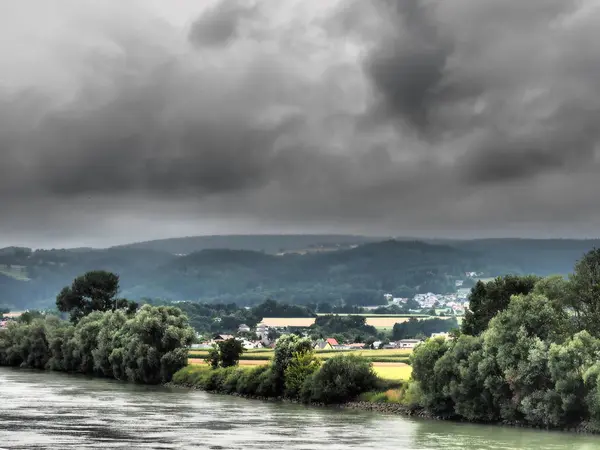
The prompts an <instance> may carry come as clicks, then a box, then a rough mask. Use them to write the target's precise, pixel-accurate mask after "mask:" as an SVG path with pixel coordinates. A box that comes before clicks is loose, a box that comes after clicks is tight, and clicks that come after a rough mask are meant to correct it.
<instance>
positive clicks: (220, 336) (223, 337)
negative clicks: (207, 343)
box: [214, 334, 233, 341]
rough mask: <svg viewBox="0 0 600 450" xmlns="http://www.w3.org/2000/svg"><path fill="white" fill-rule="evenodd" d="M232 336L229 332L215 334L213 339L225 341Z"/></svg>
mask: <svg viewBox="0 0 600 450" xmlns="http://www.w3.org/2000/svg"><path fill="white" fill-rule="evenodd" d="M232 338H233V336H232V335H231V334H215V336H214V340H215V341H227V340H228V339H232Z"/></svg>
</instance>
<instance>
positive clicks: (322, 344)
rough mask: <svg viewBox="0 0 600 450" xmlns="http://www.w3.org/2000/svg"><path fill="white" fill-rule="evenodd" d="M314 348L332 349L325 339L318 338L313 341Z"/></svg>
mask: <svg viewBox="0 0 600 450" xmlns="http://www.w3.org/2000/svg"><path fill="white" fill-rule="evenodd" d="M314 349H315V350H333V347H332V346H331V344H330V343H329V342H327V341H326V340H325V339H319V340H318V341H317V342H315V345H314Z"/></svg>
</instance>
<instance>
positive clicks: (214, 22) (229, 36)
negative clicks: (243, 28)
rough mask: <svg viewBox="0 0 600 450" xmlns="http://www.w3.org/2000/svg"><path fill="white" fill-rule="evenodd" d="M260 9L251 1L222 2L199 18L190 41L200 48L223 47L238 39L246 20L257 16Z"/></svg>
mask: <svg viewBox="0 0 600 450" xmlns="http://www.w3.org/2000/svg"><path fill="white" fill-rule="evenodd" d="M257 12H258V7H257V6H256V4H255V3H254V2H252V1H250V0H228V1H221V2H219V3H218V4H217V5H216V6H214V7H212V8H211V9H210V10H209V11H206V12H205V13H204V14H202V16H201V17H199V18H198V19H197V20H196V21H195V22H194V23H193V24H192V27H191V30H190V33H189V38H190V41H191V42H192V43H193V44H194V45H198V46H209V47H215V46H221V45H226V44H227V43H230V42H231V41H232V40H234V39H236V38H237V37H238V33H239V27H240V25H241V22H242V21H243V20H244V19H252V18H254V17H255V16H256V14H257Z"/></svg>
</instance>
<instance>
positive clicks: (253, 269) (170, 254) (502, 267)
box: [0, 235, 600, 309]
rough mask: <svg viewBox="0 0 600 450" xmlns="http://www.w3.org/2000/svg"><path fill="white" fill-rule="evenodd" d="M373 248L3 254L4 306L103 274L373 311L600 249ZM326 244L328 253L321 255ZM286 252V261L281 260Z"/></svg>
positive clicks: (167, 289)
mask: <svg viewBox="0 0 600 450" xmlns="http://www.w3.org/2000/svg"><path fill="white" fill-rule="evenodd" d="M370 241H371V238H365V237H360V236H333V235H328V236H323V235H318V236H281V235H274V236H267V235H262V236H259V237H257V238H256V239H254V237H253V236H208V237H202V236H199V237H188V238H183V239H181V240H180V239H167V240H158V241H149V242H144V243H137V244H132V245H131V246H129V245H126V246H121V247H113V248H107V249H85V248H78V249H74V250H71V249H69V250H65V249H63V250H57V249H53V250H36V251H32V250H31V249H27V248H19V247H11V248H6V249H0V304H5V305H8V306H10V307H12V308H13V309H14V308H18V309H19V308H24V307H49V306H52V305H53V303H54V298H55V296H56V294H57V293H58V291H59V290H60V289H61V288H62V287H63V286H65V285H67V284H69V283H70V282H71V281H72V279H73V278H75V277H76V276H77V275H80V274H82V273H83V272H85V271H88V270H96V269H105V270H110V271H113V272H116V273H118V274H119V275H120V276H121V287H122V292H121V295H122V296H125V297H128V298H130V299H140V298H143V297H147V298H154V299H156V298H162V299H168V300H175V301H177V300H192V301H202V302H222V303H228V302H236V303H238V304H240V305H253V304H257V303H260V302H262V301H264V300H265V299H266V298H269V297H270V298H273V299H276V300H280V301H286V302H291V303H298V304H307V303H320V302H330V303H336V304H341V303H344V304H354V305H375V304H380V303H382V302H383V294H385V293H388V292H391V293H393V295H395V296H412V295H414V294H415V293H418V292H429V291H432V292H439V293H441V292H452V291H454V290H455V281H456V280H460V279H464V278H465V272H467V271H476V272H480V273H481V274H482V276H496V275H500V274H505V273H518V274H523V273H533V274H540V275H548V274H553V273H561V274H566V273H568V272H570V270H571V268H572V267H573V264H574V262H575V261H576V260H577V259H578V258H580V257H581V256H582V254H583V253H584V252H586V251H588V250H589V249H591V248H593V247H595V246H598V245H599V244H600V241H594V240H587V241H583V240H532V239H489V240H466V241H455V240H444V241H440V240H437V241H430V242H423V241H416V240H385V241H376V242H370ZM319 244H326V245H327V246H328V247H327V248H328V249H329V251H315V250H319V247H318V245H319ZM186 245H189V247H187V246H186ZM225 246H227V247H229V248H223V247H225ZM282 246H283V247H282ZM215 247H221V248H215ZM244 248H245V249H244ZM248 248H250V249H248ZM252 248H254V249H252ZM198 249H200V250H199V251H194V250H198ZM256 249H261V250H270V251H271V252H272V253H267V252H266V251H265V252H262V251H256ZM282 249H284V250H286V251H285V252H283V254H280V252H279V251H280V250H282ZM306 249H308V250H309V251H307V252H306V251H305V250H306ZM297 250H302V252H300V253H298V252H297ZM183 255H185V256H183Z"/></svg>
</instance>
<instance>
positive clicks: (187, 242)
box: [116, 234, 381, 255]
mask: <svg viewBox="0 0 600 450" xmlns="http://www.w3.org/2000/svg"><path fill="white" fill-rule="evenodd" d="M378 240H381V238H373V237H366V236H351V235H333V234H331V235H330V234H323V235H320V234H314V235H313V234H297V235H296V234H283V235H267V234H265V235H260V234H259V235H227V236H191V237H182V238H172V239H159V240H154V241H145V242H136V243H133V244H127V245H122V246H119V247H116V248H131V249H145V250H157V251H162V252H167V253H173V254H184V255H186V254H189V253H193V252H199V251H201V250H209V249H229V250H253V251H257V252H264V253H270V254H278V253H284V252H311V251H327V250H329V251H331V250H338V249H341V248H348V247H350V246H353V245H359V244H365V243H368V242H375V241H378Z"/></svg>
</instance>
